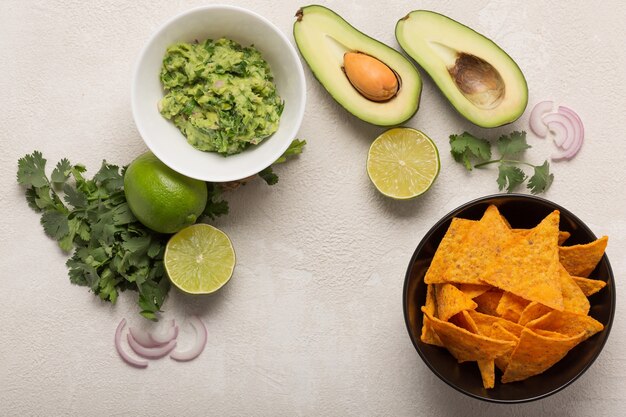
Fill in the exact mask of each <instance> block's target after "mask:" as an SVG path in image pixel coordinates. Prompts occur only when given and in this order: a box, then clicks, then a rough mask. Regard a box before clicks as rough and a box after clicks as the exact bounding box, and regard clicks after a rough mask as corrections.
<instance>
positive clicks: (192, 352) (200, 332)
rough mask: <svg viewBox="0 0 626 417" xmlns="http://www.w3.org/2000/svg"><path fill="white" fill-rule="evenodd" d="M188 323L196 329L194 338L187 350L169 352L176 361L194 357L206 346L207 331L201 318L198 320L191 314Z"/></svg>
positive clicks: (188, 359)
mask: <svg viewBox="0 0 626 417" xmlns="http://www.w3.org/2000/svg"><path fill="white" fill-rule="evenodd" d="M189 324H191V326H192V327H193V328H194V329H195V331H196V340H195V342H194V344H193V346H192V347H191V348H190V349H189V350H186V351H183V352H179V351H176V350H175V351H173V352H172V353H171V354H170V358H172V359H174V360H176V361H181V362H184V361H190V360H192V359H195V358H197V357H198V356H199V355H200V354H201V353H202V351H203V350H204V347H205V346H206V341H207V331H206V327H205V326H204V323H203V322H202V320H200V319H199V318H198V317H197V316H192V317H191V318H190V319H189Z"/></svg>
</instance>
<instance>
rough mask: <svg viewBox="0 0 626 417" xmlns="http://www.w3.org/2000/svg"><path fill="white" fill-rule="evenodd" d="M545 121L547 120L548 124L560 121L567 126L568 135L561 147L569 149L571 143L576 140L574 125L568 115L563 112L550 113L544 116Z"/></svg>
mask: <svg viewBox="0 0 626 417" xmlns="http://www.w3.org/2000/svg"><path fill="white" fill-rule="evenodd" d="M543 121H544V122H546V124H550V123H553V122H558V123H561V124H562V125H563V126H565V129H566V130H567V136H566V138H565V142H564V143H563V145H562V146H561V147H562V148H566V149H567V148H569V147H570V146H571V143H572V141H573V140H574V125H573V124H572V121H571V120H570V119H569V118H568V117H566V116H565V115H563V114H561V113H550V114H548V115H547V116H545V117H544V118H543Z"/></svg>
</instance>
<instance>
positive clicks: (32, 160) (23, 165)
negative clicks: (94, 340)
mask: <svg viewBox="0 0 626 417" xmlns="http://www.w3.org/2000/svg"><path fill="white" fill-rule="evenodd" d="M45 169H46V160H45V159H44V158H43V157H42V155H41V152H39V151H34V152H33V153H32V154H29V155H26V156H24V157H23V158H20V159H19V160H18V161H17V182H18V183H20V184H22V185H25V186H27V187H28V186H32V187H36V188H37V187H43V186H45V185H48V184H49V183H48V178H47V177H46V172H45Z"/></svg>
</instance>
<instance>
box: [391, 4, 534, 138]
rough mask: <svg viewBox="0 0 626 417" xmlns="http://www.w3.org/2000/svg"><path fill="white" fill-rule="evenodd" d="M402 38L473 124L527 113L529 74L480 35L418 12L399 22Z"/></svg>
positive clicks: (496, 122) (498, 123)
mask: <svg viewBox="0 0 626 417" xmlns="http://www.w3.org/2000/svg"><path fill="white" fill-rule="evenodd" d="M396 39H397V40H398V43H399V44H400V46H401V47H402V49H404V51H405V52H406V53H407V54H408V55H409V56H410V57H411V58H413V59H414V60H415V61H416V62H417V63H418V64H419V65H420V66H421V67H422V68H423V69H424V70H425V71H426V72H427V73H428V74H429V75H430V77H431V78H432V79H433V81H434V82H435V83H436V84H437V86H438V87H439V89H440V90H441V91H442V92H443V94H444V95H445V96H446V98H447V99H448V100H449V101H450V103H452V105H453V106H454V107H455V108H456V109H457V110H458V112H459V113H461V115H463V116H464V117H465V118H466V119H467V120H469V121H470V122H472V123H474V124H476V125H478V126H481V127H497V126H502V125H504V124H507V123H511V122H513V121H515V120H517V118H519V117H520V116H521V115H522V113H524V110H525V109H526V105H527V103H528V86H527V84H526V79H525V78H524V74H522V71H521V70H520V68H519V67H518V66H517V64H516V63H515V61H513V59H511V57H510V56H509V55H507V53H506V52H504V51H503V50H502V49H501V48H500V47H499V46H498V45H496V44H495V43H494V42H493V41H491V40H490V39H488V38H486V37H484V36H483V35H481V34H480V33H477V32H475V31H474V30H472V29H470V28H468V27H467V26H465V25H462V24H461V23H459V22H457V21H455V20H452V19H450V18H448V17H446V16H443V15H441V14H439V13H435V12H431V11H427V10H416V11H413V12H411V13H409V14H408V15H406V16H405V17H403V18H402V19H400V20H399V21H398V24H397V25H396Z"/></svg>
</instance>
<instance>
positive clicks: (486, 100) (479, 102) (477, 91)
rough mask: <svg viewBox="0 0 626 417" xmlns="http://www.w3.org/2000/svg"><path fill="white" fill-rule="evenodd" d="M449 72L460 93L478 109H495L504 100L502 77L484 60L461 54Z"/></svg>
mask: <svg viewBox="0 0 626 417" xmlns="http://www.w3.org/2000/svg"><path fill="white" fill-rule="evenodd" d="M448 72H449V73H450V75H451V76H452V79H453V80H454V82H455V84H456V86H457V88H458V89H459V91H460V92H461V93H462V94H463V95H464V96H465V98H467V99H468V100H469V101H471V102H472V103H473V104H474V105H475V106H476V107H478V108H481V109H486V110H487V109H493V108H495V107H497V106H498V104H500V102H501V101H502V99H503V98H504V90H505V84H504V80H503V79H502V76H501V75H500V73H499V72H498V70H496V69H495V68H494V67H493V65H491V64H490V63H489V62H487V61H485V60H484V59H482V58H479V57H477V56H475V55H471V54H466V53H463V52H461V53H459V54H458V57H457V59H456V61H455V63H454V66H453V67H451V68H448Z"/></svg>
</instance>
